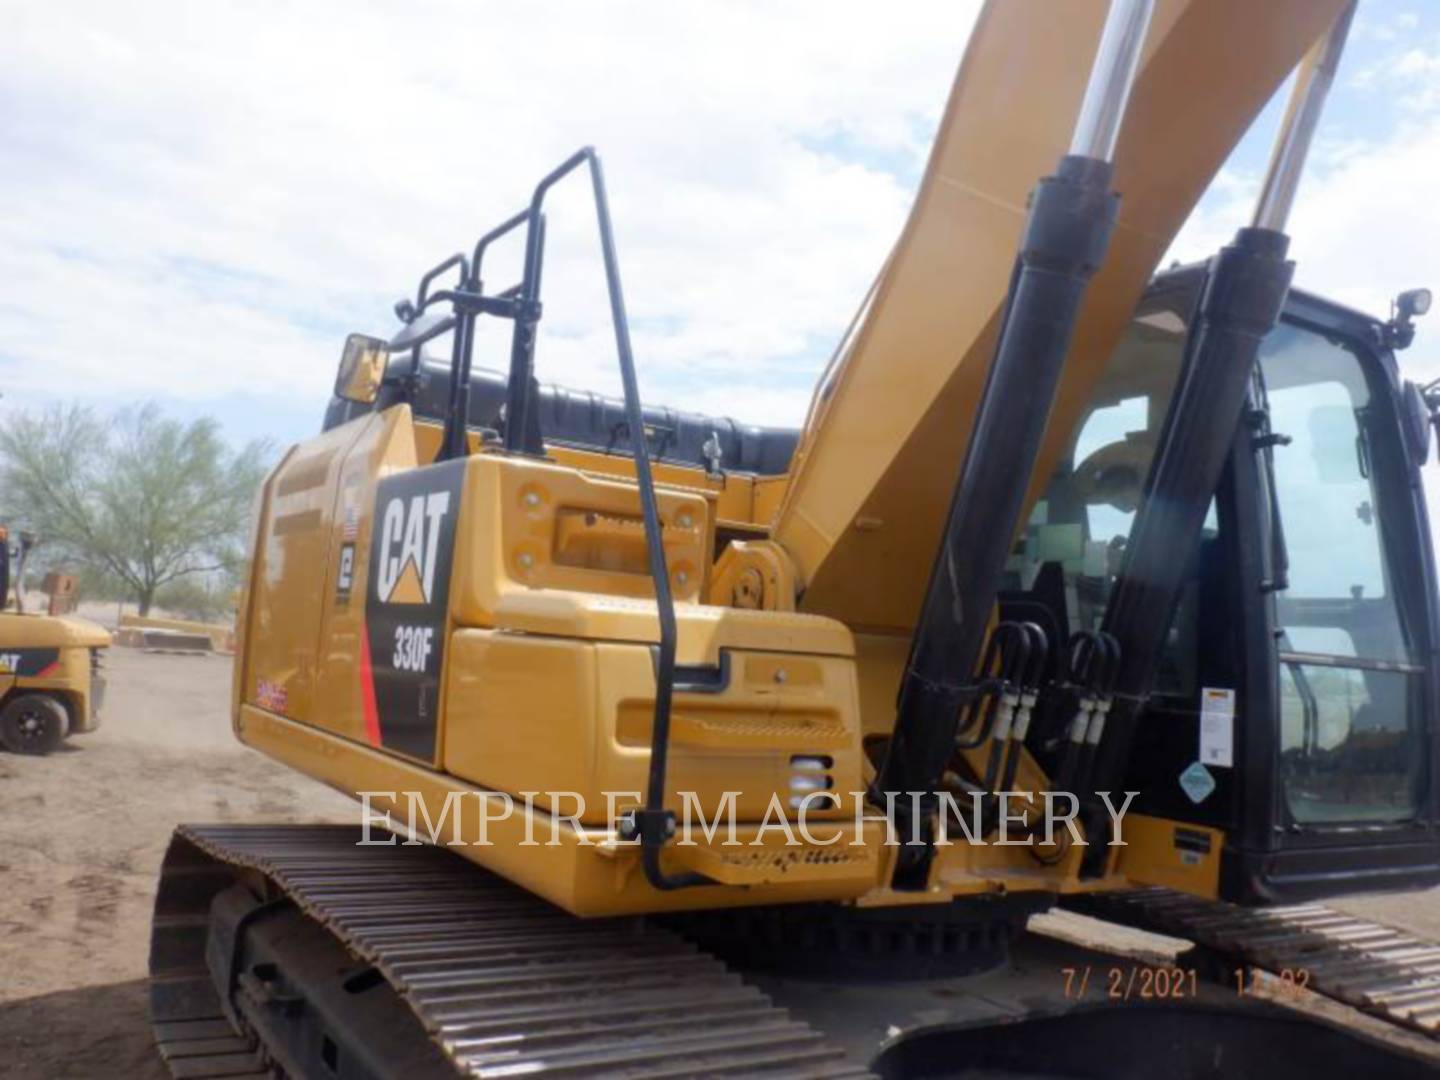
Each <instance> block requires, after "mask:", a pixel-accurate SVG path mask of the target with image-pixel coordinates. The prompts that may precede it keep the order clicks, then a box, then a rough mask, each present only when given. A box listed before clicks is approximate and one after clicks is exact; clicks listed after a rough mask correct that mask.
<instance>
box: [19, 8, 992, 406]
mask: <svg viewBox="0 0 1440 1080" xmlns="http://www.w3.org/2000/svg"><path fill="white" fill-rule="evenodd" d="M975 6H976V5H975V4H974V3H969V4H954V3H942V2H939V0H937V2H935V3H932V4H928V5H925V6H923V7H915V8H914V9H913V10H910V11H908V12H907V15H906V18H905V19H903V20H899V19H893V18H887V17H883V16H882V15H881V14H880V13H879V12H878V11H877V9H875V8H874V7H873V5H862V4H860V3H858V2H855V3H841V4H835V3H832V4H826V5H824V6H823V7H819V6H810V5H804V6H801V5H786V6H777V5H762V4H759V3H719V2H715V3H693V4H641V3H623V4H606V5H592V4H564V3H544V4H538V3H537V4H514V5H502V4H484V5H481V4H474V3H469V4H465V3H453V4H452V3H427V4H412V5H405V6H403V7H402V6H396V7H389V8H385V9H370V8H366V7H363V6H360V5H353V4H343V3H339V2H332V3H324V4H310V5H284V4H280V3H261V4H254V3H251V4H205V5H195V4H183V3H178V2H176V3H163V4H162V3H157V4H149V5H138V6H130V5H113V4H104V3H94V4H90V5H24V6H18V7H16V8H14V9H12V10H11V11H10V13H9V14H8V15H7V19H8V21H9V23H10V25H9V26H8V27H7V32H6V34H5V35H4V37H3V39H0V199H3V200H4V204H5V206H6V207H7V213H6V215H4V217H3V219H0V281H3V282H4V288H3V293H0V368H3V371H4V380H5V383H6V392H7V396H8V397H9V399H10V402H11V403H15V402H19V403H24V402H26V401H29V400H33V399H38V398H41V397H45V396H55V395H62V394H63V395H69V394H72V393H78V394H82V395H85V394H93V395H97V396H99V395H104V396H106V397H112V396H114V395H120V396H143V395H149V394H155V393H164V394H170V395H175V396H179V397H182V398H187V399H191V400H194V401H197V402H204V401H210V400H214V399H216V398H221V397H224V396H226V395H230V394H234V393H237V392H240V391H242V390H248V391H250V392H258V393H259V396H260V397H261V398H262V399H263V398H264V397H265V396H266V395H267V394H268V395H270V396H273V397H274V398H276V399H284V400H286V401H287V402H294V401H295V400H297V399H303V398H312V399H313V400H314V401H315V403H316V407H317V411H318V406H319V405H320V403H321V402H323V400H324V396H325V395H326V393H327V392H328V386H329V382H330V379H331V377H332V375H333V370H334V361H335V358H336V355H337V352H338V346H339V341H340V336H341V335H342V333H343V332H344V330H346V329H369V330H386V329H388V327H389V316H388V311H389V306H390V302H391V301H392V300H393V299H394V298H396V297H397V296H399V295H402V294H404V293H407V292H410V291H411V290H412V289H413V287H414V282H415V280H416V278H417V277H418V275H419V273H420V271H421V270H423V269H424V268H425V266H427V265H428V264H430V263H432V262H435V261H438V260H439V258H441V257H442V256H443V255H445V254H447V253H449V252H451V251H454V250H457V249H458V248H460V247H462V246H463V247H467V248H468V246H469V244H470V243H472V242H473V239H474V237H475V236H476V235H478V234H479V232H481V231H482V230H483V229H484V228H485V227H487V226H488V225H490V224H492V223H494V222H495V221H498V220H499V219H500V218H501V217H502V216H504V215H506V214H508V213H509V212H511V211H512V210H514V209H517V208H518V207H519V206H520V205H521V204H522V203H523V201H524V200H525V199H526V198H527V197H528V195H529V189H530V186H531V185H532V184H533V182H534V180H535V179H536V178H537V177H538V175H539V174H540V173H541V172H542V171H544V170H545V169H548V168H549V167H550V166H551V165H552V164H554V163H556V162H558V161H559V160H560V159H561V158H562V157H564V156H565V155H566V154H568V153H569V152H570V151H571V150H573V149H574V148H576V147H577V146H579V145H582V144H584V143H594V144H595V145H596V146H597V147H598V148H599V149H600V151H601V153H602V155H603V156H604V159H605V165H606V171H607V180H608V183H609V187H610V193H611V198H612V201H613V206H614V211H615V216H616V222H617V230H618V244H619V249H620V255H621V260H622V269H623V272H624V278H625V284H626V291H627V298H628V300H629V305H630V311H631V314H632V317H633V318H634V319H635V322H636V329H637V333H636V338H637V351H638V353H639V356H640V359H641V363H642V370H643V378H644V380H645V382H646V383H647V384H652V385H657V386H660V387H662V388H664V389H666V390H670V391H676V392H680V391H684V392H687V393H689V392H691V391H693V392H694V394H696V395H699V396H702V397H703V398H704V399H705V400H706V402H707V403H708V404H709V405H711V406H713V407H717V408H721V409H722V410H723V411H732V412H740V413H745V412H748V411H750V410H749V406H750V405H751V404H753V403H756V402H757V399H759V403H760V404H761V405H762V406H763V407H762V409H761V411H762V412H765V413H768V414H770V415H769V417H768V418H770V419H789V420H792V421H794V420H798V418H799V416H800V414H801V412H802V411H803V402H801V404H800V406H799V407H793V406H792V405H791V404H785V405H782V404H780V403H781V402H791V401H792V399H793V398H794V394H792V393H791V392H790V387H789V384H790V383H791V382H793V378H790V377H788V376H791V375H793V374H794V372H793V369H794V368H795V367H796V366H797V365H798V366H800V367H801V368H804V367H805V365H807V364H808V365H810V368H811V369H812V370H818V367H819V365H820V363H821V361H822V360H823V358H824V354H825V352H826V350H827V349H828V347H829V344H830V343H831V342H832V341H833V339H834V337H835V336H836V335H837V334H838V333H839V331H840V329H841V328H842V327H843V325H844V323H845V321H846V320H847V319H848V317H849V315H850V313H851V309H852V308H853V306H854V304H855V303H856V302H857V301H858V299H859V297H860V295H861V294H862V292H863V290H864V288H865V287H866V285H867V284H868V283H869V279H870V276H871V275H872V274H873V273H874V271H875V269H876V267H877V266H878V264H879V262H880V260H881V258H882V257H883V255H884V252H885V250H886V249H887V248H888V246H889V244H890V243H891V241H892V239H893V236H894V234H895V232H896V231H897V229H898V227H899V224H900V222H901V221H902V219H903V216H904V214H905V212H906V210H907V208H908V203H909V197H910V190H909V189H910V185H911V183H913V178H914V176H915V175H917V174H918V170H919V168H920V167H921V165H922V164H923V161H924V157H925V155H926V153H927V152H928V142H929V137H930V133H931V130H932V128H933V124H934V122H935V120H936V118H937V117H938V115H939V111H940V109H941V107H942V105H943V102H944V97H945V93H946V91H947V89H948V86H949V82H950V79H951V76H952V75H953V71H954V67H955V65H956V64H957V63H958V61H959V57H960V54H961V51H962V48H963V45H964V41H965V38H966V36H967V34H968V29H969V25H970V23H971V22H972V20H973V14H974V9H975ZM584 196H585V191H584V189H583V188H579V187H576V188H575V189H573V190H568V191H565V190H562V191H561V192H559V193H558V194H557V197H556V198H555V201H554V210H553V213H552V214H551V221H552V230H551V231H552V237H551V240H552V244H551V251H550V257H549V258H548V259H547V265H546V278H547V280H546V293H547V296H546V300H547V315H546V322H545V324H544V330H545V337H544V338H543V339H542V350H541V353H540V356H539V362H540V366H541V373H542V375H543V376H544V377H546V378H550V379H555V380H558V381H563V382H568V383H572V384H577V385H581V386H591V387H594V388H596V389H602V390H612V389H614V388H615V386H616V379H615V377H614V375H613V372H612V369H613V359H612V358H613V347H612V345H611V343H610V338H609V329H608V323H607V321H606V307H605V303H604V293H603V288H602V280H601V277H600V264H599V261H598V257H597V254H596V250H595V246H594V226H593V216H592V212H591V210H590V208H589V205H588V203H587V202H586V199H585V197H584ZM498 254H500V255H501V256H502V258H501V259H500V261H499V262H497V263H496V265H495V267H494V273H493V274H489V275H487V277H489V278H490V280H491V281H492V282H494V283H495V284H497V285H503V284H508V283H509V282H508V281H506V280H504V279H505V278H506V277H507V276H510V275H515V274H516V273H517V270H516V268H517V267H518V259H517V258H516V257H515V255H516V253H515V252H514V251H513V250H512V251H510V252H500V253H498ZM507 260H508V263H509V266H508V268H507V266H506V265H505V264H506V262H507ZM487 341H488V339H487ZM497 344H498V343H497ZM502 356H503V352H502V351H492V352H491V353H490V354H489V357H490V358H493V359H491V362H492V363H499V362H501V358H502ZM484 359H485V358H482V362H484ZM777 370H778V372H779V373H778V374H777ZM727 400H728V405H727ZM287 434H301V433H287Z"/></svg>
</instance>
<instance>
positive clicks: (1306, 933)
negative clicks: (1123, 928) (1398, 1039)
mask: <svg viewBox="0 0 1440 1080" xmlns="http://www.w3.org/2000/svg"><path fill="white" fill-rule="evenodd" d="M1066 906H1069V907H1073V908H1075V910H1077V911H1084V912H1086V913H1088V914H1093V915H1096V916H1098V917H1099V918H1102V919H1106V920H1108V921H1110V922H1118V923H1124V924H1126V925H1130V926H1137V927H1139V928H1141V929H1144V930H1153V931H1156V932H1159V933H1162V934H1169V935H1171V936H1173V937H1181V938H1186V939H1188V940H1190V941H1193V942H1195V943H1196V944H1197V945H1202V946H1204V947H1205V948H1206V949H1208V950H1210V951H1211V952H1212V953H1213V954H1215V955H1216V956H1218V957H1219V958H1221V959H1222V960H1224V962H1225V963H1226V964H1227V965H1229V966H1233V967H1243V968H1252V967H1253V968H1259V969H1261V970H1264V971H1269V972H1271V973H1273V974H1280V973H1283V972H1288V973H1289V977H1290V978H1291V979H1292V980H1294V979H1298V980H1300V981H1302V982H1303V983H1304V985H1305V988H1306V989H1309V990H1312V991H1314V992H1316V993H1319V994H1323V995H1325V996H1326V997H1330V998H1334V999H1335V1000H1337V1001H1341V1002H1344V1003H1345V1004H1347V1005H1351V1006H1353V1007H1355V1008H1357V1009H1360V1010H1362V1011H1364V1012H1367V1013H1370V1014H1372V1015H1375V1016H1378V1017H1380V1018H1382V1019H1384V1020H1388V1021H1390V1022H1391V1023H1394V1024H1398V1025H1400V1026H1402V1027H1407V1028H1411V1029H1413V1030H1415V1031H1420V1032H1423V1033H1425V1034H1426V1035H1429V1036H1431V1037H1432V1038H1440V944H1436V943H1434V942H1428V941H1423V940H1421V939H1420V938H1417V937H1414V936H1412V935H1410V934H1407V933H1405V932H1403V931H1400V930H1396V929H1394V928H1392V927H1389V926H1382V925H1381V924H1379V923H1373V922H1369V921H1367V920H1365V919H1357V918H1355V917H1353V916H1350V915H1345V914H1342V913H1341V912H1338V911H1336V910H1334V909H1333V908H1328V907H1325V906H1324V905H1322V904H1295V905H1289V906H1285V907H1271V908H1244V907H1239V906H1238V905H1235V904H1227V903H1223V902H1220V901H1213V900H1200V899H1197V898H1195V897H1193V896H1187V895H1185V894H1184V893H1179V892H1175V891H1173V890H1170V889H1161V888H1149V889H1139V890H1136V891H1134V892H1126V893H1108V894H1105V895H1103V896H1097V897H1087V898H1084V899H1083V900H1081V899H1079V898H1077V900H1076V901H1074V902H1069V903H1067V905H1066Z"/></svg>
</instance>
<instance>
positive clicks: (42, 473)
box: [0, 404, 269, 615]
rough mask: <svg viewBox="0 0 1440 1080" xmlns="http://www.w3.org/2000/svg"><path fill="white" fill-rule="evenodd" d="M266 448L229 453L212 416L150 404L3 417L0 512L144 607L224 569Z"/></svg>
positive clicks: (241, 531) (229, 566) (240, 554)
mask: <svg viewBox="0 0 1440 1080" xmlns="http://www.w3.org/2000/svg"><path fill="white" fill-rule="evenodd" d="M268 450H269V448H268V445H267V444H265V443H263V442H252V443H250V444H249V445H247V446H245V447H244V448H243V449H241V450H239V451H234V450H231V449H230V448H229V447H228V446H227V445H226V444H225V442H224V440H223V439H222V438H221V437H220V425H219V424H218V423H217V422H216V421H215V420H213V419H211V418H210V417H203V418H201V419H198V420H193V421H191V422H189V423H182V422H181V421H179V420H174V419H170V418H168V417H166V416H164V415H163V414H162V413H161V411H160V409H159V407H158V406H157V405H154V404H149V405H145V406H143V407H141V408H138V409H132V410H127V411H123V412H120V413H118V414H116V415H114V416H113V417H110V418H108V419H106V418H101V417H99V416H97V415H96V413H95V412H94V411H93V410H91V409H89V408H86V407H83V406H80V405H68V406H58V405H57V406H53V407H51V408H49V409H45V410H43V411H41V412H38V413H35V412H26V411H21V412H18V413H14V414H12V415H11V416H10V417H9V418H8V419H7V421H6V422H5V424H4V425H3V426H0V498H3V500H4V505H3V507H0V511H3V512H4V515H5V519H6V520H9V521H11V522H16V523H20V524H23V525H24V526H25V527H26V528H29V529H30V530H32V531H33V532H36V533H38V534H39V535H40V537H41V542H42V543H43V544H44V545H45V547H47V548H49V549H50V553H51V554H52V557H54V556H56V555H58V556H59V557H62V558H66V559H72V560H74V561H77V562H79V563H81V564H82V565H84V566H85V567H87V568H89V569H90V570H91V571H93V572H94V573H96V574H97V575H103V576H105V577H109V578H112V579H113V580H115V581H116V582H118V583H120V584H121V585H122V586H123V587H124V589H125V590H126V591H127V592H128V593H129V594H130V595H131V596H132V597H133V598H134V600H135V602H136V604H137V605H138V606H139V609H140V614H142V615H145V614H148V613H149V611H150V606H151V604H153V603H154V601H155V594H156V590H158V589H160V588H162V587H163V586H165V585H166V584H168V583H170V582H175V581H178V580H181V579H184V578H190V577H193V576H197V575H202V576H203V575H214V574H216V573H233V572H234V571H235V569H236V567H237V565H238V564H239V562H240V561H241V560H242V559H243V558H244V547H245V543H246V539H247V538H246V536H245V523H246V520H247V517H248V510H249V506H250V502H251V500H252V499H253V498H254V495H255V492H256V489H257V488H258V487H259V485H260V481H261V479H262V478H263V476H264V473H265V464H264V463H265V458H266V456H267V454H268Z"/></svg>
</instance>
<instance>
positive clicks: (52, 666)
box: [31, 660, 60, 679]
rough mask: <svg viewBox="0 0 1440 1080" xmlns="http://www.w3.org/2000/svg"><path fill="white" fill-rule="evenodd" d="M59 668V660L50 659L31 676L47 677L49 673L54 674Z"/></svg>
mask: <svg viewBox="0 0 1440 1080" xmlns="http://www.w3.org/2000/svg"><path fill="white" fill-rule="evenodd" d="M59 669H60V661H59V660H52V661H50V663H48V664H46V665H45V666H44V667H42V668H41V669H40V670H39V671H37V672H35V674H34V675H32V676H31V678H34V679H48V678H49V677H50V676H51V675H54V674H55V672H56V671H58V670H59Z"/></svg>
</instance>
